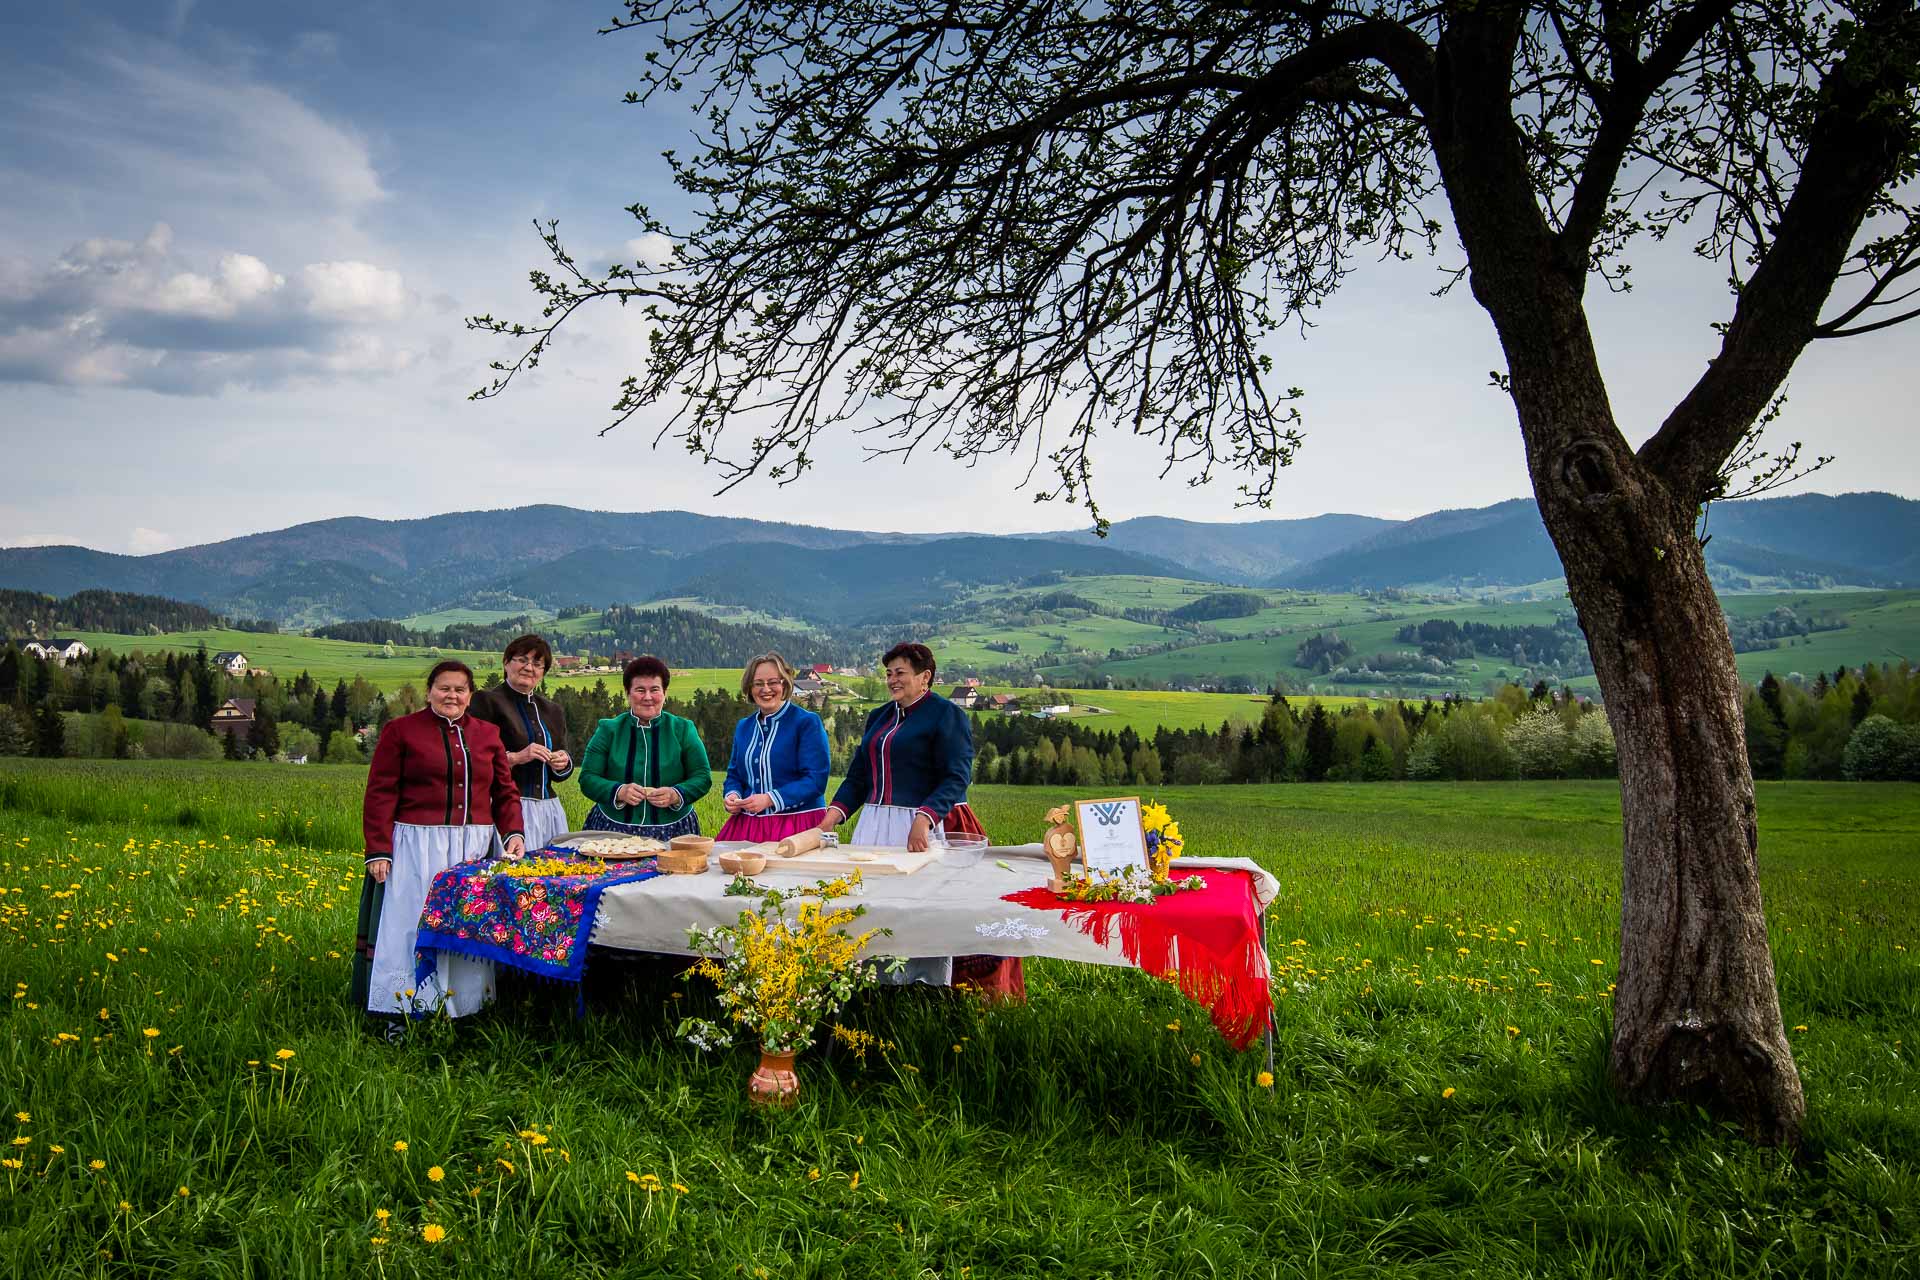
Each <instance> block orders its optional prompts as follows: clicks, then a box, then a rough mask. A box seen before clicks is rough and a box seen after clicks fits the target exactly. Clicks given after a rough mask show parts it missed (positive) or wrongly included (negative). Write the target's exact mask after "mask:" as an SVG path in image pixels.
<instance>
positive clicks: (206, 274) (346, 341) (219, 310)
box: [0, 224, 416, 394]
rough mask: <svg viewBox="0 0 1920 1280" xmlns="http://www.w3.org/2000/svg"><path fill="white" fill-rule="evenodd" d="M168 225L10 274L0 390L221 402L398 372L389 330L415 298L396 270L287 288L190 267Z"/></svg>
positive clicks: (224, 269)
mask: <svg viewBox="0 0 1920 1280" xmlns="http://www.w3.org/2000/svg"><path fill="white" fill-rule="evenodd" d="M181 256H182V255H179V254H176V253H175V252H174V250H173V236H172V233H171V231H170V230H169V229H168V228H167V227H166V225H165V224H161V225H158V226H156V227H154V229H153V230H152V232H150V233H149V234H148V235H147V236H146V238H145V239H143V240H141V241H140V242H138V243H134V242H132V241H126V240H114V239H110V238H105V237H100V238H95V239H90V240H83V241H81V242H80V243H79V244H77V245H75V246H74V247H73V248H72V249H70V250H68V251H67V252H66V253H64V254H62V255H61V256H60V257H59V258H58V259H56V260H55V261H54V262H53V263H51V264H49V265H47V266H46V267H44V268H40V269H35V268H34V267H33V266H32V265H31V264H30V263H24V262H21V261H18V260H11V261H7V262H4V263H0V382H45V383H52V384H56V385H66V386H131V387H141V388H145V389H148V390H154V391H165V392H170V393H175V394H211V393H214V392H217V391H220V390H221V389H223V388H225V387H228V386H234V385H241V386H250V387H266V386H276V385H279V384H282V383H285V382H289V381H293V380H296V379H301V378H312V377H320V378H335V377H362V376H371V375H381V374H387V373H393V372H397V371H398V370H401V369H404V368H407V367H408V366H409V365H411V364H412V363H413V361H414V360H415V358H416V355H415V353H414V352H413V351H412V350H410V349H409V348H408V346H407V344H406V343H405V342H404V341H403V340H402V335H399V334H397V333H394V332H389V331H388V330H390V329H392V328H393V327H394V326H395V324H396V323H397V322H399V321H401V320H403V319H405V317H406V316H407V315H408V313H409V312H410V310H411V308H412V296H411V294H410V293H409V292H408V290H407V287H406V282H405V280H404V279H403V278H402V277H401V275H400V273H399V272H397V271H392V270H389V269H388V268H385V267H381V266H377V265H375V264H373V263H368V262H356V261H351V260H347V261H337V262H317V263H310V264H308V265H307V266H305V267H303V268H301V269H300V270H299V272H298V273H297V275H296V277H295V279H296V280H297V283H296V284H292V285H290V284H289V281H288V277H287V276H286V275H284V274H282V273H281V272H278V271H275V270H274V269H273V268H272V267H271V266H269V265H268V264H267V263H266V262H264V261H262V260H261V259H260V258H258V257H255V256H254V255H252V254H249V253H240V252H228V253H224V254H221V255H220V256H219V258H218V259H217V261H216V262H215V263H214V264H213V265H212V267H211V269H206V268H201V269H196V266H197V264H192V263H185V262H181V261H180V260H179V259H180V257H181Z"/></svg>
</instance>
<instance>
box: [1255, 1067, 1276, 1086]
mask: <svg viewBox="0 0 1920 1280" xmlns="http://www.w3.org/2000/svg"><path fill="white" fill-rule="evenodd" d="M1253 1082H1254V1083H1255V1084H1257V1085H1259V1086H1260V1087H1261V1088H1262V1089H1271V1088H1273V1072H1271V1071H1262V1072H1261V1073H1260V1074H1259V1075H1257V1076H1255V1077H1254V1078H1253Z"/></svg>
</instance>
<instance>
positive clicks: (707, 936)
mask: <svg viewBox="0 0 1920 1280" xmlns="http://www.w3.org/2000/svg"><path fill="white" fill-rule="evenodd" d="M859 884H860V873H859V872H858V871H855V872H854V873H853V874H852V875H850V876H846V877H843V878H841V879H838V880H823V881H821V882H820V883H819V884H817V885H815V886H814V887H813V888H811V889H802V890H798V891H791V890H790V891H787V892H782V891H781V890H778V889H769V890H768V891H767V892H766V893H764V894H762V895H761V897H760V901H759V904H758V905H757V906H755V907H754V908H752V909H751V910H747V911H742V912H741V913H740V919H739V922H738V923H737V924H732V925H725V926H719V927H716V928H711V929H700V928H693V929H689V930H688V931H687V940H688V942H689V943H690V944H691V945H692V947H693V950H694V951H695V952H696V953H698V955H699V957H700V958H699V959H698V960H697V961H695V962H694V965H693V967H692V969H690V970H689V972H691V973H696V974H699V975H700V976H701V977H703V978H707V979H708V980H710V981H711V982H712V983H713V984H714V986H715V987H717V988H718V989H719V997H720V1007H721V1008H722V1009H723V1010H724V1011H725V1012H726V1019H725V1020H724V1021H720V1022H716V1021H714V1020H713V1019H710V1018H686V1019H683V1020H682V1021H681V1023H680V1027H679V1031H678V1034H680V1035H681V1036H684V1037H685V1038H686V1039H687V1040H689V1041H691V1042H692V1043H693V1044H694V1045H695V1046H697V1047H699V1048H701V1049H722V1048H726V1047H728V1046H730V1045H732V1044H733V1043H734V1037H735V1035H736V1034H738V1033H739V1032H741V1031H747V1032H751V1033H753V1034H754V1035H755V1036H756V1037H757V1038H758V1039H759V1042H760V1048H761V1050H762V1051H763V1052H766V1053H780V1054H785V1053H798V1052H800V1051H801V1050H802V1049H805V1048H806V1047H807V1045H808V1044H810V1043H811V1042H812V1040H813V1030H814V1028H815V1027H816V1026H818V1025H819V1024H820V1023H821V1022H823V1021H825V1020H826V1019H828V1018H831V1017H832V1016H833V1015H834V1014H835V1013H837V1012H839V1010H840V1008H841V1007H842V1006H843V1005H845V1004H846V1002H847V1001H848V1000H850V999H852V998H853V994H854V992H856V991H857V990H859V989H860V988H861V987H864V986H870V985H872V984H873V983H874V982H876V981H877V980H878V979H879V969H880V962H879V961H878V960H873V959H862V958H861V955H860V953H861V951H862V950H864V949H865V947H866V945H867V943H868V942H870V941H872V940H873V939H874V938H876V937H879V936H882V935H885V934H887V933H888V932H890V931H889V930H886V929H869V930H867V931H866V932H864V933H861V934H859V935H857V936H850V935H849V934H848V933H847V932H846V928H845V927H846V926H847V925H850V924H852V923H853V921H855V920H856V919H858V918H859V917H860V916H862V915H865V914H866V910H867V909H866V908H865V907H862V906H851V907H847V906H841V907H835V906H832V905H831V904H832V903H833V902H834V900H835V899H838V898H843V897H846V896H847V895H849V894H851V893H853V892H854V890H855V889H856V888H857V887H858V886H859ZM795 901H798V903H799V908H798V910H797V911H793V912H791V918H789V905H790V904H791V903H793V902H795ZM902 963H903V962H902V961H900V960H899V959H897V958H896V959H894V960H893V962H892V965H893V967H894V968H896V969H897V968H899V967H900V965H901V964H902Z"/></svg>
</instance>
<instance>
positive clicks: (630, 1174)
mask: <svg viewBox="0 0 1920 1280" xmlns="http://www.w3.org/2000/svg"><path fill="white" fill-rule="evenodd" d="M816 1172H817V1171H816ZM627 1181H628V1182H638V1181H640V1175H639V1174H637V1173H635V1172H634V1171H633V1170H631V1169H629V1170H627Z"/></svg>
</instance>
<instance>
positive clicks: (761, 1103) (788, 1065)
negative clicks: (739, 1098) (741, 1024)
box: [747, 1049, 800, 1107]
mask: <svg viewBox="0 0 1920 1280" xmlns="http://www.w3.org/2000/svg"><path fill="white" fill-rule="evenodd" d="M793 1057H794V1055H792V1054H791V1053H769V1052H767V1051H766V1050H765V1049H762V1050H761V1051H760V1065H759V1067H757V1068H756V1069H755V1070H754V1073H753V1076H752V1077H751V1078H750V1079H749V1080H748V1081H747V1098H748V1100H749V1101H751V1102H752V1103H753V1104H754V1105H755V1106H757V1107H790V1106H792V1105H793V1104H794V1103H795V1102H797V1101H799V1099H800V1077H799V1076H797V1075H795V1074H794V1071H793Z"/></svg>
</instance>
